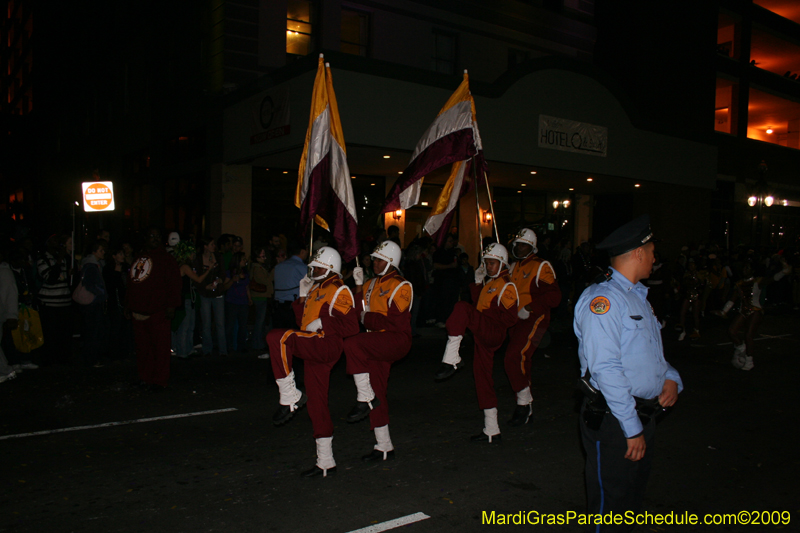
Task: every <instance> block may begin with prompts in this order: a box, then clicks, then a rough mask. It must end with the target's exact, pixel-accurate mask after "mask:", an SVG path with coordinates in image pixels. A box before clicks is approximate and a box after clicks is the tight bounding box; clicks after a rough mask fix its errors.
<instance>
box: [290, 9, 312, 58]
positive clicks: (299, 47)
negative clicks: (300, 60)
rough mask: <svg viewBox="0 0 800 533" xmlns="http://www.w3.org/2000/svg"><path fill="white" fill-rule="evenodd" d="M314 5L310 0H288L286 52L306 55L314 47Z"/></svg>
mask: <svg viewBox="0 0 800 533" xmlns="http://www.w3.org/2000/svg"><path fill="white" fill-rule="evenodd" d="M313 11H314V5H313V3H312V2H311V1H310V0H288V9H287V11H286V53H287V54H295V55H300V56H305V55H308V54H310V53H311V52H312V51H313V49H314V34H313V33H312V19H313V15H314V12H313Z"/></svg>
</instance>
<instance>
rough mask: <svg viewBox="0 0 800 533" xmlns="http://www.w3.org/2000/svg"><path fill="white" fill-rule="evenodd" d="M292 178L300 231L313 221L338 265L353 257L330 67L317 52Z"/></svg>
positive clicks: (352, 207)
mask: <svg viewBox="0 0 800 533" xmlns="http://www.w3.org/2000/svg"><path fill="white" fill-rule="evenodd" d="M297 174H298V175H297V191H296V193H295V200H294V203H295V205H296V206H297V207H299V208H300V227H301V228H303V232H305V231H306V228H307V227H308V225H309V222H310V221H311V220H315V221H316V223H317V224H319V225H320V226H322V227H323V228H325V229H327V230H329V231H330V232H331V235H332V236H333V238H334V240H335V241H336V246H337V248H338V250H339V254H340V255H341V256H342V261H343V262H345V263H346V262H348V261H350V260H352V259H353V258H354V257H356V255H358V241H357V236H356V234H357V229H358V219H357V215H356V203H355V197H354V196H353V186H352V184H351V183H350V169H349V168H348V166H347V155H346V151H345V146H344V134H343V133H342V124H341V122H340V120H339V108H338V106H337V105H336V95H335V94H334V92H333V81H332V78H331V72H330V65H329V64H326V63H323V57H322V54H320V56H319V64H318V66H317V77H316V79H315V80H314V92H313V95H312V96H311V116H310V117H309V120H308V131H306V141H305V145H304V147H303V156H302V158H301V159H300V168H299V170H298V173H297Z"/></svg>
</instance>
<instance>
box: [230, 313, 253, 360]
mask: <svg viewBox="0 0 800 533" xmlns="http://www.w3.org/2000/svg"><path fill="white" fill-rule="evenodd" d="M249 314H250V306H249V305H246V304H245V305H241V304H234V303H230V302H225V338H226V339H227V341H228V353H230V352H232V351H233V350H234V349H236V350H239V351H240V352H245V351H247V317H248V315H249ZM237 324H238V326H239V330H238V331H235V330H236V325H237ZM234 332H235V333H236V336H235V337H234ZM234 340H235V341H236V345H235V346H234Z"/></svg>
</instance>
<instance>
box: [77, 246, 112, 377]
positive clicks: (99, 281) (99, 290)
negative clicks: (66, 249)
mask: <svg viewBox="0 0 800 533" xmlns="http://www.w3.org/2000/svg"><path fill="white" fill-rule="evenodd" d="M105 257H106V244H105V243H104V241H100V240H97V241H95V242H94V244H92V247H91V248H90V253H89V254H88V255H87V256H86V257H85V258H84V260H83V265H82V266H81V284H82V285H83V286H84V287H85V288H86V290H87V291H89V292H90V293H92V294H93V295H94V299H93V300H92V301H91V303H88V304H83V305H80V309H81V318H82V325H83V328H82V329H81V341H82V350H81V351H82V354H81V355H82V356H83V362H84V364H85V365H86V366H92V365H94V366H95V367H101V366H103V363H102V361H101V358H102V357H104V356H105V355H106V350H107V347H108V317H107V316H106V313H105V309H106V301H107V300H108V292H107V291H106V284H105V282H104V281H103V272H102V267H101V266H100V264H101V261H103V260H104V259H105Z"/></svg>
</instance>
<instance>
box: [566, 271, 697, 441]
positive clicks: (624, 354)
mask: <svg viewBox="0 0 800 533" xmlns="http://www.w3.org/2000/svg"><path fill="white" fill-rule="evenodd" d="M611 272H612V275H611V280H610V281H604V282H602V283H597V284H594V285H591V286H589V287H588V288H587V289H586V290H585V291H583V294H581V297H580V299H579V300H578V303H577V304H575V323H574V328H575V335H577V336H578V342H579V343H580V345H579V347H578V358H579V359H580V363H581V376H583V375H584V374H585V373H586V369H587V368H588V369H589V372H590V373H591V374H592V378H591V383H592V385H594V386H595V387H596V388H597V389H600V391H601V392H602V393H603V396H605V398H606V402H607V403H608V407H609V409H610V410H611V414H613V415H614V417H615V418H616V419H617V420H619V423H620V425H621V426H622V432H623V433H624V434H625V436H626V437H627V438H632V437H635V436H637V435H639V434H640V433H641V432H642V423H641V421H640V420H639V417H638V415H637V414H636V401H635V400H634V398H633V397H634V396H637V397H639V398H645V399H652V398H655V397H656V396H658V395H659V394H661V391H662V388H663V387H664V381H665V380H667V379H671V380H672V381H675V382H676V383H677V384H678V392H680V391H682V390H683V382H682V381H681V377H680V376H679V375H678V371H677V370H675V369H674V368H672V366H670V364H669V363H667V361H666V360H665V359H664V346H663V345H662V343H661V324H660V323H659V322H658V319H657V318H656V316H655V314H654V313H653V308H652V307H650V303H649V302H648V301H647V290H648V289H647V287H645V286H644V285H642V284H641V283H636V284H635V285H634V284H633V283H631V282H630V281H629V280H628V279H627V278H625V276H623V275H622V274H620V273H619V272H617V271H616V270H614V269H613V268H612V269H611Z"/></svg>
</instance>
